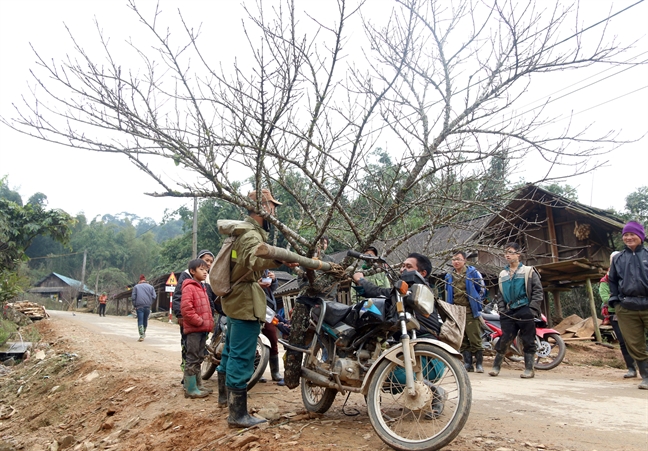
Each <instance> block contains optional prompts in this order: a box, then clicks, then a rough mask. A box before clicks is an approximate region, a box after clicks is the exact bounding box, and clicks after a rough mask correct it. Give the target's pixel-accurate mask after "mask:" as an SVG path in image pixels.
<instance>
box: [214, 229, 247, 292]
mask: <svg viewBox="0 0 648 451" xmlns="http://www.w3.org/2000/svg"><path fill="white" fill-rule="evenodd" d="M216 225H217V226H218V232H219V233H220V234H221V235H227V238H225V240H224V241H223V245H222V246H221V248H220V251H219V252H218V255H217V256H216V258H215V259H214V263H213V264H212V267H211V270H210V271H209V284H210V285H211V288H212V291H213V292H214V294H216V295H217V296H227V295H228V294H230V293H231V292H232V289H234V287H235V286H236V285H237V284H238V283H239V282H240V281H241V280H242V279H243V278H244V277H246V276H247V275H248V274H250V273H251V272H252V271H251V270H250V271H248V272H247V273H245V274H244V275H243V276H242V277H240V278H239V279H238V280H237V281H236V282H234V283H233V284H232V283H231V261H232V249H234V244H235V243H236V240H237V239H238V238H239V237H240V236H241V235H243V234H244V233H245V232H247V231H249V230H252V229H254V225H253V224H250V223H249V222H246V221H235V220H231V219H220V220H218V221H217V222H216Z"/></svg>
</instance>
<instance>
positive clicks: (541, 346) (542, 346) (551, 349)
mask: <svg viewBox="0 0 648 451" xmlns="http://www.w3.org/2000/svg"><path fill="white" fill-rule="evenodd" d="M481 317H482V319H483V322H482V347H483V348H484V349H485V350H492V351H495V350H496V349H497V348H496V346H497V344H498V342H499V340H500V338H501V336H502V323H501V321H500V315H499V313H498V312H497V310H492V309H491V310H486V309H485V310H484V311H482V313H481ZM535 341H536V359H535V362H534V364H533V367H534V368H535V369H538V370H550V369H553V368H556V367H557V366H558V365H560V362H562V360H563V359H564V358H565V352H566V350H567V349H566V347H565V342H564V341H563V339H562V338H561V337H560V333H559V332H558V331H557V330H555V329H549V328H547V318H546V317H545V316H544V315H542V320H536V335H535ZM523 356H524V352H523V349H522V340H520V337H519V336H518V337H516V338H515V340H513V343H511V346H509V351H508V352H507V353H506V358H507V359H509V360H512V361H520V360H521V358H522V357H523Z"/></svg>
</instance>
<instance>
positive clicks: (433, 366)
mask: <svg viewBox="0 0 648 451" xmlns="http://www.w3.org/2000/svg"><path fill="white" fill-rule="evenodd" d="M414 353H415V355H414V360H415V362H416V368H417V369H418V370H416V369H415V375H414V380H415V381H416V382H415V388H416V390H417V396H416V397H415V398H410V397H409V395H407V394H406V393H405V390H406V388H405V384H404V377H401V378H400V379H401V381H399V380H398V379H399V378H398V377H396V375H397V374H398V372H400V373H401V374H403V372H404V367H403V362H402V358H403V355H402V353H400V354H399V355H398V356H397V358H398V359H400V361H399V362H398V363H397V362H394V361H393V360H384V361H383V362H382V363H380V365H378V368H376V371H375V373H374V374H373V376H372V379H371V382H370V384H369V392H368V394H367V408H368V412H369V420H370V421H371V425H372V426H373V428H374V430H375V431H376V434H378V436H379V437H380V439H381V440H382V441H383V442H385V443H386V444H387V445H389V446H391V447H392V448H394V449H397V450H402V451H434V450H438V449H441V448H443V447H444V446H446V445H447V444H449V443H450V442H451V441H452V440H454V439H455V438H456V437H457V435H458V434H459V433H460V432H461V430H462V429H463V427H464V425H465V424H466V421H467V420H468V414H469V413H470V406H471V403H472V391H471V388H470V381H469V379H468V373H466V369H465V368H464V366H463V364H462V363H461V361H460V360H459V359H457V358H456V357H454V356H452V355H450V353H448V352H446V351H445V350H443V349H441V348H438V347H436V346H434V345H431V344H428V343H418V344H417V345H415V348H414ZM426 377H427V378H430V379H426ZM429 387H433V389H430V388H429ZM436 393H440V394H442V396H443V398H440V399H441V407H442V408H441V409H440V410H441V411H440V412H439V413H437V414H434V415H432V412H433V407H434V406H433V404H434V403H435V402H439V401H438V399H439V398H435V396H436ZM435 399H437V401H435Z"/></svg>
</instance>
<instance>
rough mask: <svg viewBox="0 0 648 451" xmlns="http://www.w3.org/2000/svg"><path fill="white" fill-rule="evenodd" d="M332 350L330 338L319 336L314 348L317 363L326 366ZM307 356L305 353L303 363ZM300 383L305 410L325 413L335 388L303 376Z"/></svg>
mask: <svg viewBox="0 0 648 451" xmlns="http://www.w3.org/2000/svg"><path fill="white" fill-rule="evenodd" d="M333 352H335V346H334V343H333V341H332V340H331V338H330V337H329V336H328V335H323V336H320V337H319V338H318V340H317V345H316V348H315V353H316V355H317V365H318V366H328V365H329V364H330V362H331V361H332V360H333ZM307 358H308V355H307V354H306V355H305V356H304V363H306V360H307ZM327 369H328V367H327ZM300 384H301V387H300V388H301V395H302V402H303V403H304V407H306V410H308V411H309V412H315V413H325V412H326V411H327V410H329V409H330V408H331V405H333V401H335V397H336V396H337V393H338V391H337V390H336V389H334V388H326V387H322V386H319V385H315V384H313V383H312V382H311V381H309V380H308V379H306V378H305V377H302V378H301V382H300Z"/></svg>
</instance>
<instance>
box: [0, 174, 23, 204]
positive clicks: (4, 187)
mask: <svg viewBox="0 0 648 451" xmlns="http://www.w3.org/2000/svg"><path fill="white" fill-rule="evenodd" d="M8 178H9V177H8V176H6V175H5V176H4V177H2V178H0V199H5V200H9V201H11V202H15V203H17V204H18V205H20V206H22V197H20V194H18V191H14V190H12V189H11V188H9V182H8Z"/></svg>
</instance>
